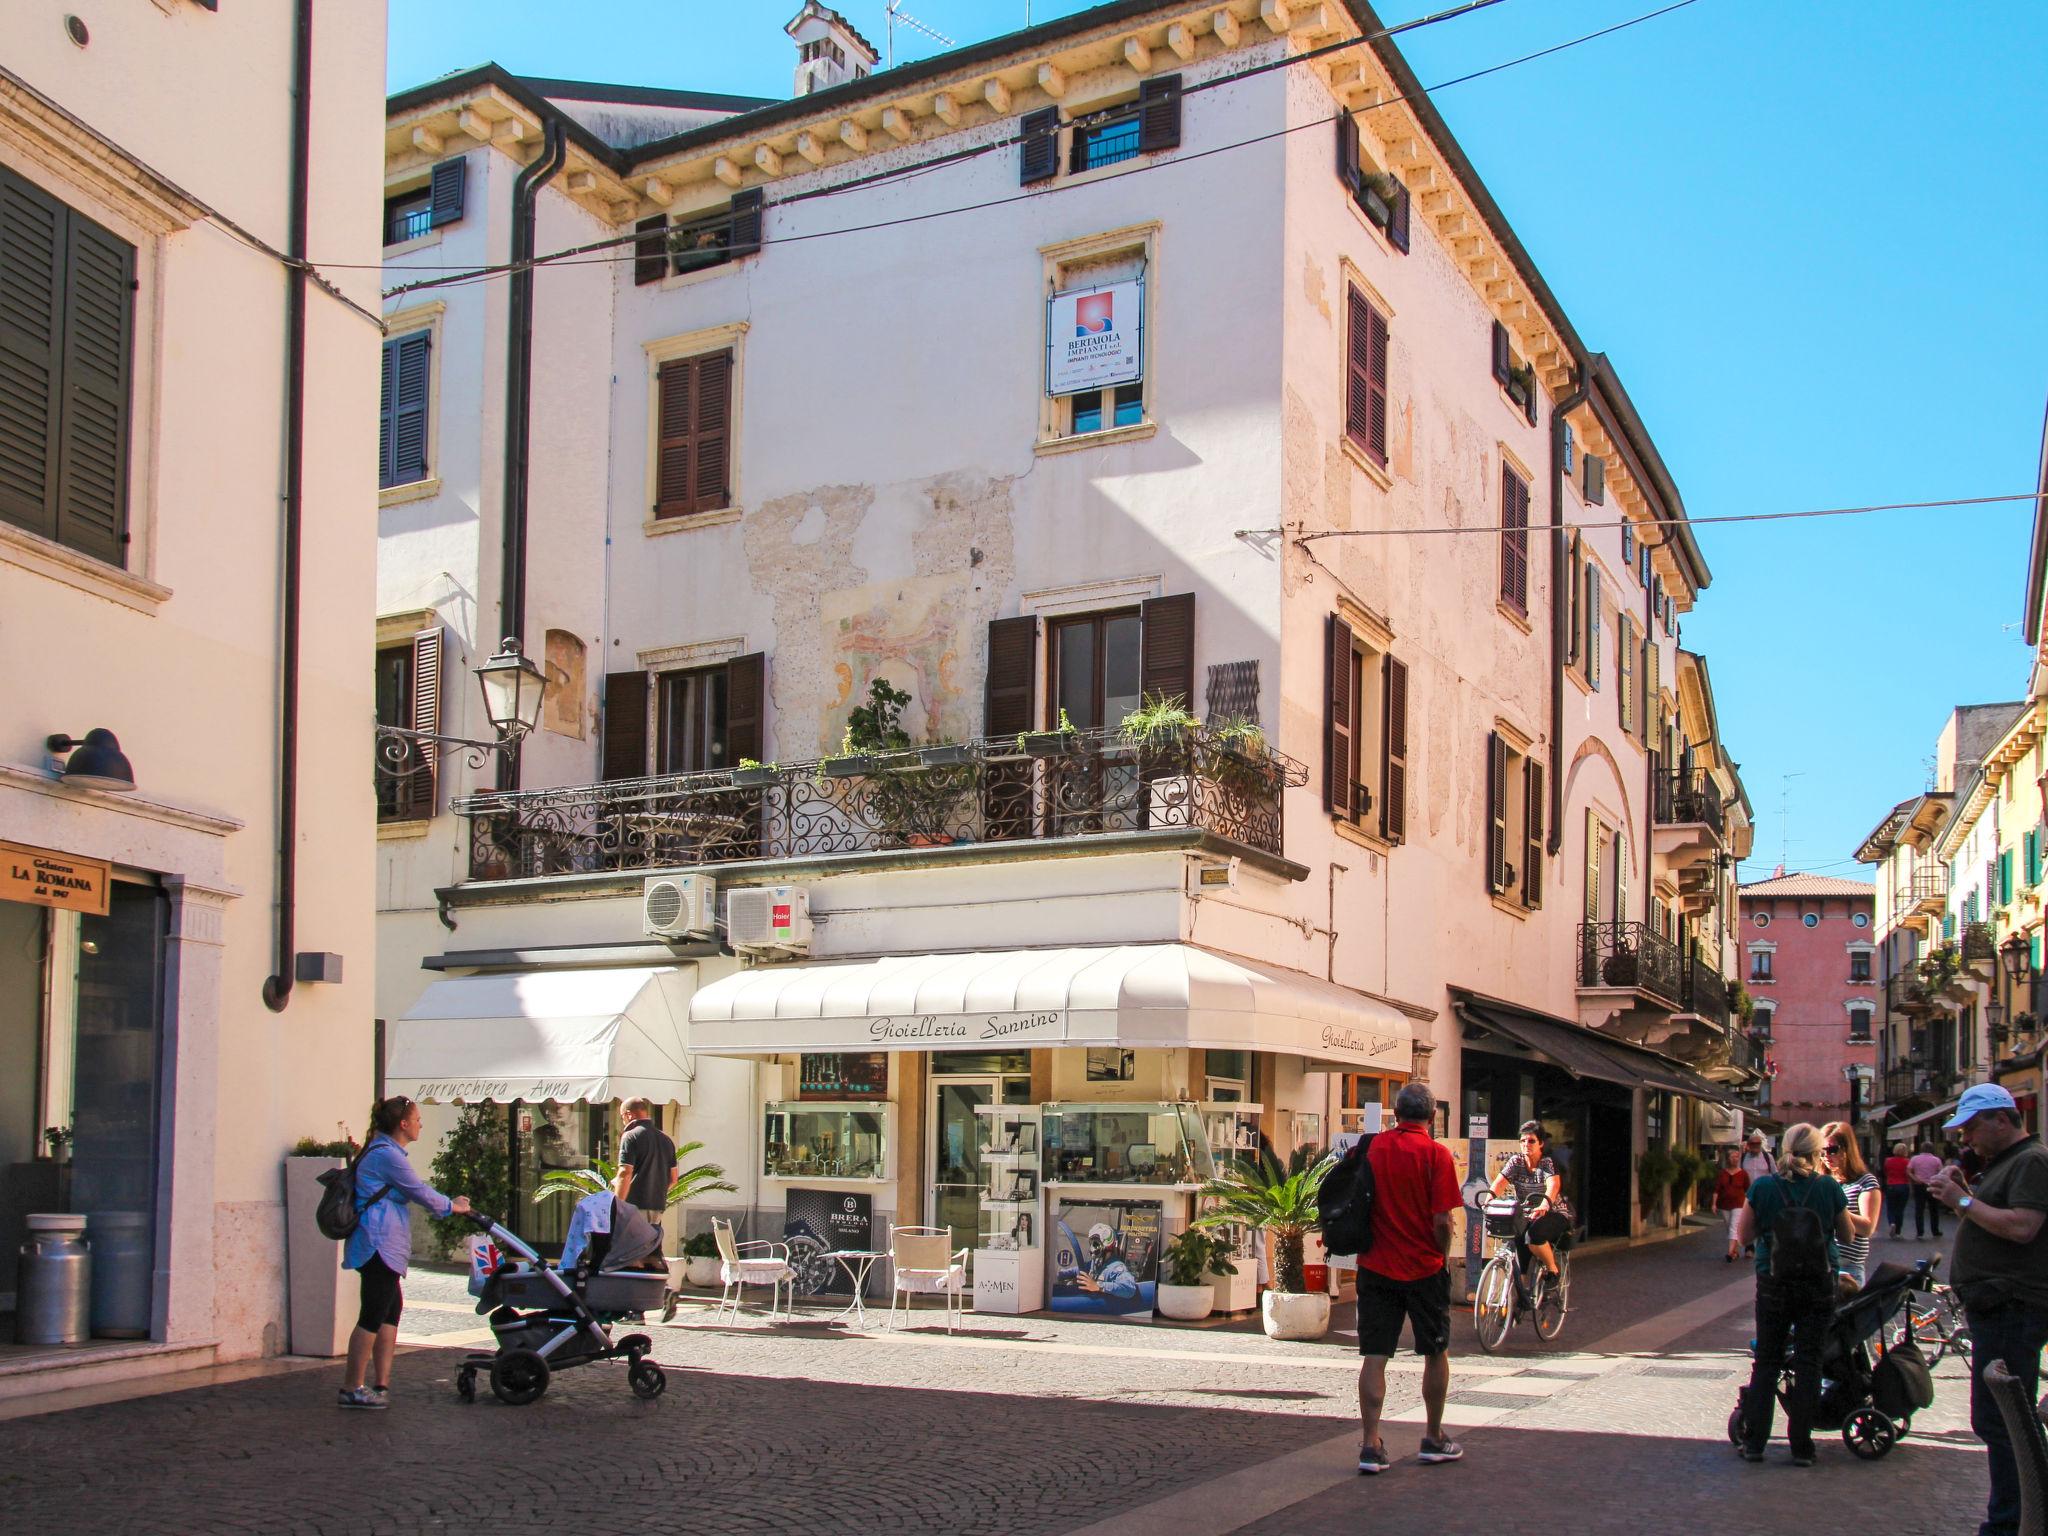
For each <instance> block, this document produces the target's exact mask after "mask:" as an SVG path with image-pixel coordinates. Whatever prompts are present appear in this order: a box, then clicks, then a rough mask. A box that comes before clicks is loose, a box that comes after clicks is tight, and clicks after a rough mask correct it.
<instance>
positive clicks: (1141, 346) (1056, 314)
mask: <svg viewBox="0 0 2048 1536" xmlns="http://www.w3.org/2000/svg"><path fill="white" fill-rule="evenodd" d="M1144 376H1145V280H1144V278H1142V277H1134V278H1132V279H1130V280H1129V281H1128V282H1122V283H1104V284H1101V285H1099V286H1097V287H1094V288H1070V289H1068V290H1067V291H1066V292H1065V293H1056V294H1054V295H1052V297H1051V298H1049V299H1047V300H1046V316H1045V392H1046V393H1047V394H1048V395H1077V394H1080V393H1081V392H1083V391H1084V390H1090V389H1109V388H1112V387H1113V386H1115V385H1118V384H1131V383H1135V382H1136V381H1137V380H1139V379H1141V378H1143V377H1144Z"/></svg>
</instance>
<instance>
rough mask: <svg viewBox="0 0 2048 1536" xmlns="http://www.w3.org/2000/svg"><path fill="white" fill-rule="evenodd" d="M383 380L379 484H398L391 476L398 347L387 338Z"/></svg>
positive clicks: (379, 416)
mask: <svg viewBox="0 0 2048 1536" xmlns="http://www.w3.org/2000/svg"><path fill="white" fill-rule="evenodd" d="M383 359H384V362H383V371H382V374H383V376H382V381H381V383H380V384H379V386H378V393H377V484H378V486H379V487H383V486H387V485H396V484H397V483H398V482H397V481H396V480H394V479H393V478H392V476H391V410H392V407H393V406H394V405H396V404H397V403H398V348H397V347H396V346H395V345H393V343H392V342H391V341H390V340H389V339H387V340H386V341H385V343H384V348H383Z"/></svg>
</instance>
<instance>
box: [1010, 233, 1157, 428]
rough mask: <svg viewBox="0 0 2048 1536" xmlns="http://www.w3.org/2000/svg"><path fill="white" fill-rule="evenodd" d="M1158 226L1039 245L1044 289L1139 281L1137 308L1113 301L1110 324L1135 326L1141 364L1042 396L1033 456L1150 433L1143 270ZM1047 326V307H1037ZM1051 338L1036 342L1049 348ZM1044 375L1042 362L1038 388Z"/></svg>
mask: <svg viewBox="0 0 2048 1536" xmlns="http://www.w3.org/2000/svg"><path fill="white" fill-rule="evenodd" d="M1158 232H1159V226H1158V225H1156V224H1147V225H1141V226H1139V227H1137V228H1134V229H1127V230H1117V231H1114V232H1112V233H1109V234H1105V235H1094V236H1088V237H1086V238H1084V239H1080V240H1072V241H1066V242H1063V243H1061V244H1060V245H1057V246H1048V247H1045V248H1043V249H1042V250H1041V251H1040V252H1039V254H1040V256H1041V257H1043V258H1044V280H1045V284H1046V288H1045V292H1047V293H1068V292H1072V291H1074V290H1076V289H1080V290H1084V291H1085V290H1090V289H1093V288H1096V287H1103V288H1107V287H1108V286H1110V285H1111V284H1116V283H1128V282H1131V281H1132V280H1134V279H1135V280H1138V283H1139V287H1138V292H1139V294H1140V295H1141V304H1142V313H1139V314H1136V315H1127V314H1125V313H1123V307H1122V306H1119V308H1118V310H1117V312H1116V316H1115V322H1114V323H1115V324H1116V325H1117V326H1118V327H1119V328H1122V329H1125V330H1127V331H1135V333H1136V336H1137V342H1138V350H1139V357H1140V366H1141V368H1142V369H1143V375H1142V376H1141V377H1140V378H1138V379H1132V380H1128V381H1126V382H1124V383H1121V384H1115V385H1111V386H1109V387H1107V388H1103V389H1086V390H1082V391H1080V392H1079V393H1075V394H1067V395H1050V394H1042V395H1041V397H1040V398H1041V405H1040V410H1039V420H1038V447H1037V451H1038V452H1040V453H1061V452H1065V451H1067V450H1069V449H1073V448H1081V447H1088V446H1091V445H1093V444H1097V443H1107V442H1123V441H1128V440H1131V439H1134V438H1141V437H1149V436H1151V435H1152V434H1153V433H1154V432H1156V431H1157V430H1158V424H1157V422H1156V420H1155V416H1156V409H1155V407H1154V405H1153V398H1152V397H1153V391H1152V388H1151V359H1152V353H1153V347H1152V327H1151V320H1152V315H1153V312H1154V308H1155V305H1154V301H1153V293H1152V283H1151V281H1150V275H1151V272H1152V270H1153V250H1154V243H1155V241H1156V240H1157V237H1158ZM1044 313H1045V314H1046V315H1047V320H1048V323H1050V315H1051V306H1050V305H1046V306H1044ZM1051 342H1052V338H1051V337H1049V336H1048V337H1046V338H1045V340H1044V342H1043V343H1042V345H1044V346H1046V347H1050V345H1051ZM1044 355H1045V354H1044V353H1041V359H1043V357H1044ZM1046 372H1047V368H1046V364H1045V363H1044V362H1043V361H1042V360H1041V363H1040V375H1041V387H1043V383H1044V379H1045V375H1046Z"/></svg>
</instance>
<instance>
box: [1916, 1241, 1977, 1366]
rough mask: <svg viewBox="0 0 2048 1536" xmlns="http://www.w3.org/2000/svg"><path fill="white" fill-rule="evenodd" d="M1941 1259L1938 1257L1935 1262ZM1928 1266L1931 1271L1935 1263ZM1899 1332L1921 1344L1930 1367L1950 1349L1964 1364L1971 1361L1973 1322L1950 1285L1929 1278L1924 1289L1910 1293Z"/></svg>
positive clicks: (1937, 1362) (1938, 1361)
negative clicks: (1964, 1311)
mask: <svg viewBox="0 0 2048 1536" xmlns="http://www.w3.org/2000/svg"><path fill="white" fill-rule="evenodd" d="M1940 1262H1941V1261H1940V1259H1938V1258H1937V1259H1935V1260H1934V1261H1933V1264H1939V1263H1940ZM1929 1269H1930V1274H1931V1271H1932V1265H1930V1266H1929ZM1899 1333H1900V1341H1901V1342H1904V1340H1905V1339H1908V1338H1910V1339H1911V1340H1912V1341H1913V1342H1914V1343H1916V1344H1918V1345H1919V1346H1920V1348H1921V1350H1922V1351H1923V1352H1924V1353H1925V1354H1926V1356H1927V1363H1928V1365H1929V1366H1930V1367H1932V1366H1937V1365H1939V1364H1941V1357H1942V1356H1943V1355H1945V1354H1947V1353H1948V1352H1949V1351H1951V1350H1953V1351H1955V1353H1956V1355H1957V1357H1958V1358H1959V1359H1961V1360H1962V1362H1963V1363H1964V1364H1965V1365H1968V1364H1969V1363H1970V1345H1971V1341H1970V1322H1969V1319H1968V1318H1967V1317H1966V1316H1965V1315H1964V1313H1963V1304H1962V1302H1960V1301H1959V1300H1957V1299H1956V1293H1955V1292H1954V1291H1953V1290H1951V1289H1950V1288H1949V1287H1948V1286H1945V1285H1935V1284H1933V1283H1932V1281H1931V1279H1930V1281H1929V1283H1928V1285H1927V1287H1926V1289H1925V1290H1920V1291H1915V1292H1913V1293H1912V1294H1911V1295H1909V1296H1908V1297H1907V1298H1906V1321H1905V1324H1904V1326H1903V1327H1901V1328H1900V1330H1899Z"/></svg>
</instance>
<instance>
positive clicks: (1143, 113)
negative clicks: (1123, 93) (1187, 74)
mask: <svg viewBox="0 0 2048 1536" xmlns="http://www.w3.org/2000/svg"><path fill="white" fill-rule="evenodd" d="M1179 146H1180V76H1179V75H1160V76H1158V77H1157V78H1155V79H1151V80H1147V81H1146V82H1145V83H1144V84H1142V85H1140V86H1139V87H1138V153H1139V154H1141V155H1149V154H1152V153H1154V152H1155V151H1157V150H1162V149H1177V148H1178V147H1179Z"/></svg>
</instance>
